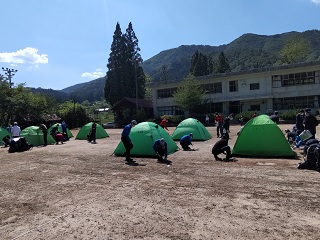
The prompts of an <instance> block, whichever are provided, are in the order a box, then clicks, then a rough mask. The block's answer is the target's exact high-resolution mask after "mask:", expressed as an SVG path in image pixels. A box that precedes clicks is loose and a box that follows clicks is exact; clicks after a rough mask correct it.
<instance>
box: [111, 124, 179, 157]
mask: <svg viewBox="0 0 320 240" xmlns="http://www.w3.org/2000/svg"><path fill="white" fill-rule="evenodd" d="M129 136H130V139H131V141H132V144H133V146H134V147H133V149H131V152H130V155H131V156H139V157H156V154H155V152H154V150H153V144H154V142H155V141H156V140H158V139H160V138H164V139H165V141H166V142H167V147H168V155H169V154H171V153H174V152H175V151H177V150H178V149H179V148H178V146H177V144H176V143H175V142H174V141H173V139H172V138H171V136H170V135H169V134H168V133H167V132H166V130H164V129H163V128H162V127H160V126H159V125H158V124H155V123H152V122H142V123H139V124H137V125H136V126H135V127H133V128H132V129H131V132H130V135H129ZM125 151H126V150H125V148H124V145H123V143H122V141H121V142H120V143H119V144H118V146H117V148H116V149H115V151H114V154H115V155H117V156H122V155H123V154H124V153H125Z"/></svg>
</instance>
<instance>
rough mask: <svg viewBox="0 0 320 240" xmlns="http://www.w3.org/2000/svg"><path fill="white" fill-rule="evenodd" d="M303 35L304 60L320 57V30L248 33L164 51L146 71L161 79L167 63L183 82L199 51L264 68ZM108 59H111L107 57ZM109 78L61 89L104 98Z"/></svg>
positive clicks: (240, 66)
mask: <svg viewBox="0 0 320 240" xmlns="http://www.w3.org/2000/svg"><path fill="white" fill-rule="evenodd" d="M294 38H300V39H301V38H302V39H304V40H305V42H307V44H308V45H309V48H310V51H308V54H307V56H306V58H305V59H304V61H312V60H320V31H319V30H310V31H305V32H302V33H300V32H289V33H283V34H276V35H270V36H265V35H257V34H252V33H248V34H244V35H242V36H241V37H239V38H237V39H235V40H234V41H232V42H231V43H229V44H226V45H220V46H208V45H183V46H180V47H177V48H173V49H169V50H164V51H162V52H160V53H159V54H157V55H155V56H153V57H152V58H150V59H148V60H146V61H145V62H144V63H143V64H142V67H143V70H144V72H145V73H147V74H149V75H150V76H151V78H152V80H153V82H158V81H159V79H160V76H161V71H162V70H163V66H166V70H167V76H168V80H169V81H170V80H171V81H179V80H180V79H182V78H185V77H186V76H187V75H188V73H189V70H190V63H191V57H192V55H193V54H194V53H195V52H196V51H199V52H201V53H203V54H205V55H210V56H212V59H213V61H217V59H218V56H219V54H220V53H221V52H224V54H225V56H226V57H227V59H228V61H229V64H230V69H231V72H238V71H242V70H250V69H254V68H262V67H266V66H270V65H280V64H283V63H281V61H280V59H281V52H282V51H283V49H284V46H285V44H286V43H287V42H288V40H290V39H294ZM106 61H107V59H106ZM104 87H105V77H102V78H98V79H95V80H92V81H90V82H86V83H80V84H77V85H74V86H70V87H68V88H65V89H62V90H61V92H63V93H68V94H69V95H71V97H72V98H74V99H75V100H76V101H77V102H82V101H84V100H88V101H90V102H93V101H95V100H100V99H101V98H102V97H103V95H104V93H103V91H104Z"/></svg>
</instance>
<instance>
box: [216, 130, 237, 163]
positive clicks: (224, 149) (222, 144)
mask: <svg viewBox="0 0 320 240" xmlns="http://www.w3.org/2000/svg"><path fill="white" fill-rule="evenodd" d="M228 140H229V139H228V138H227V136H226V135H222V137H221V139H220V140H219V141H218V142H216V143H215V144H214V145H213V147H212V154H213V156H214V158H215V160H216V161H222V158H219V156H218V155H219V154H221V153H225V154H226V161H232V160H233V159H232V154H231V150H230V147H229V146H228Z"/></svg>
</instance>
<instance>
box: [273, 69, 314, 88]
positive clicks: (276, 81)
mask: <svg viewBox="0 0 320 240" xmlns="http://www.w3.org/2000/svg"><path fill="white" fill-rule="evenodd" d="M318 79H319V71H317V72H301V73H292V74H284V75H274V76H272V86H273V87H274V88H276V87H287V86H296V85H305V84H315V83H316V80H318Z"/></svg>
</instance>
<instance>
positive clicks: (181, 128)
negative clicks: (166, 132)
mask: <svg viewBox="0 0 320 240" xmlns="http://www.w3.org/2000/svg"><path fill="white" fill-rule="evenodd" d="M190 133H193V138H192V140H193V141H206V140H209V139H211V138H212V136H211V134H210V133H209V132H208V130H207V129H206V127H205V126H204V125H203V124H202V123H201V122H200V121H199V120H197V119H194V118H187V119H185V120H183V121H182V122H181V123H180V124H179V125H178V126H177V127H176V129H175V130H174V132H173V133H172V139H173V140H180V138H181V137H182V136H184V135H187V134H190Z"/></svg>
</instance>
